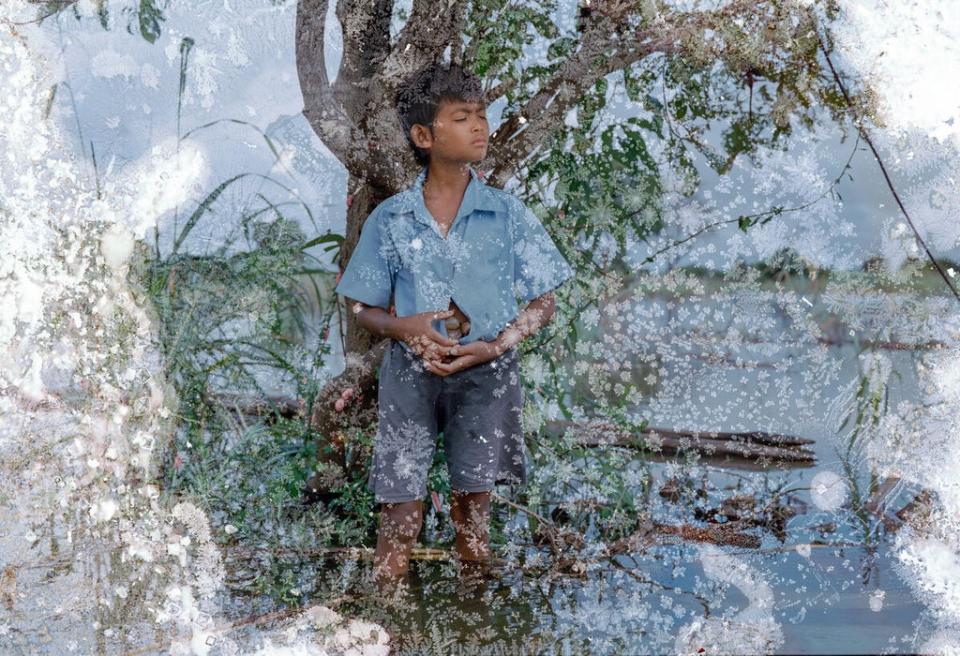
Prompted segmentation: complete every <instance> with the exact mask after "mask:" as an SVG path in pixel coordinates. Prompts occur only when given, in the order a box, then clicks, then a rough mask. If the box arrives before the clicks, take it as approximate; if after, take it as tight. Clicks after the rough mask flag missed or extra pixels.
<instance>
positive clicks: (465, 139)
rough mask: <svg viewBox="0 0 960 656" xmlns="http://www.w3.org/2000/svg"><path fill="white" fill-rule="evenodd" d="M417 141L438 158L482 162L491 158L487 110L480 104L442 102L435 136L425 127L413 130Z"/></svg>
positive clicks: (412, 133) (414, 140)
mask: <svg viewBox="0 0 960 656" xmlns="http://www.w3.org/2000/svg"><path fill="white" fill-rule="evenodd" d="M410 134H411V137H412V138H413V142H414V143H415V144H417V145H418V146H420V147H421V148H423V149H424V150H428V151H429V152H430V159H431V161H435V160H437V159H441V160H447V161H451V162H458V163H473V162H479V161H481V160H482V159H483V158H484V157H486V156H487V145H488V142H489V139H490V134H489V126H488V124H487V110H486V107H485V106H484V105H483V104H482V103H479V102H467V101H464V100H450V101H448V100H442V101H440V106H439V107H438V108H437V116H436V118H434V119H433V134H432V135H431V134H430V130H429V129H428V128H427V127H426V126H423V125H414V126H413V127H412V128H411V129H410Z"/></svg>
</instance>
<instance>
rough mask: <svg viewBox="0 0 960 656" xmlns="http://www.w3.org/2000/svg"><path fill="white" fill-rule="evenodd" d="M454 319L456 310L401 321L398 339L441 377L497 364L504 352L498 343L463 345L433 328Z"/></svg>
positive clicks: (426, 313) (424, 313)
mask: <svg viewBox="0 0 960 656" xmlns="http://www.w3.org/2000/svg"><path fill="white" fill-rule="evenodd" d="M453 315H454V311H453V310H443V311H439V312H420V313H419V314H412V315H410V316H407V317H403V318H401V319H398V321H399V322H401V323H400V324H399V326H398V331H397V332H398V338H399V339H401V340H402V341H404V342H405V343H406V344H407V345H408V346H409V347H410V349H411V350H412V351H413V352H414V353H416V354H417V355H418V356H419V357H421V358H422V359H423V366H424V368H425V369H426V370H427V371H429V372H430V373H433V374H436V375H438V376H449V375H450V374H453V373H456V372H458V371H463V370H464V369H469V368H470V367H473V366H475V365H478V364H482V363H484V362H489V361H490V360H493V359H494V358H496V357H497V356H498V355H500V353H501V351H500V350H499V348H498V345H497V343H496V342H488V341H485V340H482V339H481V340H477V341H474V342H470V343H469V344H460V343H459V342H458V341H457V340H455V339H453V338H451V337H445V336H444V335H442V334H441V333H440V331H438V330H437V329H436V328H434V327H433V322H434V321H436V320H438V319H447V318H449V317H452V316H453Z"/></svg>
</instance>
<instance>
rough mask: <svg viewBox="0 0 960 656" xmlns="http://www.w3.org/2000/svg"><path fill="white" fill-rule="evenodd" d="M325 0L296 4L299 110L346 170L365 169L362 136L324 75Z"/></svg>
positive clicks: (325, 71) (325, 72)
mask: <svg viewBox="0 0 960 656" xmlns="http://www.w3.org/2000/svg"><path fill="white" fill-rule="evenodd" d="M326 17H327V0H300V2H299V4H298V5H297V32H296V49H297V74H298V76H299V78H300V90H301V91H302V92H303V104H304V110H303V113H304V115H305V116H306V117H307V120H308V121H309V122H310V125H311V127H313V129H314V130H315V131H316V133H317V135H318V136H319V137H320V139H321V140H322V141H323V143H324V145H325V146H326V147H327V148H329V149H330V150H331V152H333V154H334V155H335V156H336V157H337V159H339V160H340V162H341V163H342V164H343V165H344V166H345V167H346V168H347V169H348V170H350V171H354V172H360V171H367V170H368V169H369V165H370V163H369V161H368V157H367V152H368V150H369V148H368V147H367V139H366V136H365V135H364V134H363V133H362V132H361V131H360V130H359V129H358V127H357V126H356V125H355V124H354V122H353V121H352V120H351V118H350V116H348V115H347V113H346V111H344V108H343V106H342V105H340V103H339V102H338V101H337V99H336V98H335V97H334V94H333V89H332V88H331V86H330V81H329V79H328V78H327V65H326V58H325V56H324V42H323V29H324V25H325V23H326Z"/></svg>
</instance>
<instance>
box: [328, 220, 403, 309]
mask: <svg viewBox="0 0 960 656" xmlns="http://www.w3.org/2000/svg"><path fill="white" fill-rule="evenodd" d="M379 210H380V208H379V206H378V207H377V208H374V210H373V212H371V213H370V216H368V217H367V220H366V221H364V223H363V227H362V228H361V230H360V239H359V240H358V241H357V246H356V248H355V249H354V251H353V254H352V255H351V256H350V261H349V262H347V267H346V269H344V271H343V275H342V276H341V277H340V282H339V283H338V284H337V286H336V288H335V289H334V291H335V292H336V293H338V294H342V295H343V296H346V297H347V298H351V299H353V300H355V301H360V302H361V303H363V304H364V305H370V306H376V307H382V308H383V309H385V310H387V309H389V308H390V301H391V299H392V298H393V286H394V283H395V282H396V275H397V268H398V267H397V266H396V264H397V258H396V257H395V255H396V253H395V250H394V248H393V244H392V242H391V241H390V238H389V235H388V234H387V233H386V230H384V229H383V226H382V222H383V216H384V215H383V213H382V212H381V211H379Z"/></svg>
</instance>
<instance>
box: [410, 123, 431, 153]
mask: <svg viewBox="0 0 960 656" xmlns="http://www.w3.org/2000/svg"><path fill="white" fill-rule="evenodd" d="M410 139H412V140H413V143H414V144H416V145H417V146H418V147H420V148H424V149H426V148H429V147H430V146H432V145H433V133H432V132H431V131H430V129H429V128H428V127H427V126H425V125H420V124H419V123H414V124H413V127H411V128H410Z"/></svg>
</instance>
